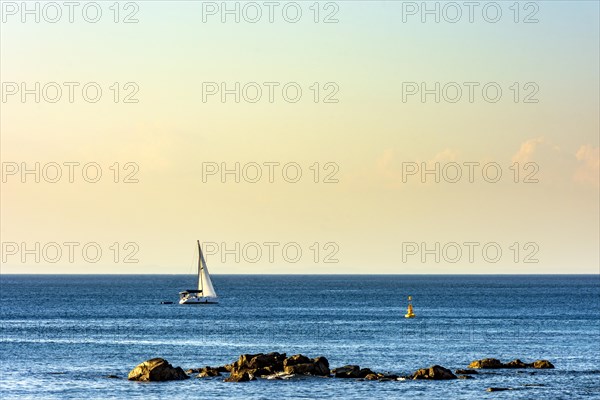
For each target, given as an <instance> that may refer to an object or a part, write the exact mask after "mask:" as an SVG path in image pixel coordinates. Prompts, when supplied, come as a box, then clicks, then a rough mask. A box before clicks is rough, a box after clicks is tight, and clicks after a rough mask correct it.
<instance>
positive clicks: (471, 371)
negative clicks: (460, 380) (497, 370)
mask: <svg viewBox="0 0 600 400" xmlns="http://www.w3.org/2000/svg"><path fill="white" fill-rule="evenodd" d="M454 373H455V374H456V375H477V374H478V373H479V372H477V371H475V370H474V369H457V370H456V371H454Z"/></svg>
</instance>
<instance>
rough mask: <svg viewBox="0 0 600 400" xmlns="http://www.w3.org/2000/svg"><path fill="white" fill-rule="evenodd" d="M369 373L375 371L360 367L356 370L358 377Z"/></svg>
mask: <svg viewBox="0 0 600 400" xmlns="http://www.w3.org/2000/svg"><path fill="white" fill-rule="evenodd" d="M371 374H375V372H373V371H371V370H370V369H369V368H362V369H361V370H359V371H358V377H359V378H364V377H366V376H367V375H371Z"/></svg>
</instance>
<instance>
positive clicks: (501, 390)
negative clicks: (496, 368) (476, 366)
mask: <svg viewBox="0 0 600 400" xmlns="http://www.w3.org/2000/svg"><path fill="white" fill-rule="evenodd" d="M486 390H487V391H488V392H503V391H505V390H512V388H505V387H489V388H487V389H486Z"/></svg>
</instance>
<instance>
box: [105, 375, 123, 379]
mask: <svg viewBox="0 0 600 400" xmlns="http://www.w3.org/2000/svg"><path fill="white" fill-rule="evenodd" d="M107 378H108V379H121V377H120V376H117V375H108V376H107Z"/></svg>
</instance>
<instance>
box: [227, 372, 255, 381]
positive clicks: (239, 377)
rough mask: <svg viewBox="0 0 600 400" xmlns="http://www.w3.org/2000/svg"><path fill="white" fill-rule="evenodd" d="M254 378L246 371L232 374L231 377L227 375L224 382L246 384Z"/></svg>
mask: <svg viewBox="0 0 600 400" xmlns="http://www.w3.org/2000/svg"><path fill="white" fill-rule="evenodd" d="M255 379H256V378H255V377H254V375H252V374H250V373H248V371H242V372H235V373H234V372H232V373H231V375H229V377H227V378H225V382H248V381H253V380H255Z"/></svg>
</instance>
